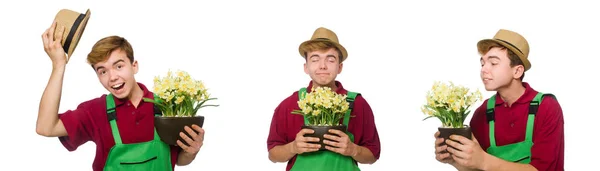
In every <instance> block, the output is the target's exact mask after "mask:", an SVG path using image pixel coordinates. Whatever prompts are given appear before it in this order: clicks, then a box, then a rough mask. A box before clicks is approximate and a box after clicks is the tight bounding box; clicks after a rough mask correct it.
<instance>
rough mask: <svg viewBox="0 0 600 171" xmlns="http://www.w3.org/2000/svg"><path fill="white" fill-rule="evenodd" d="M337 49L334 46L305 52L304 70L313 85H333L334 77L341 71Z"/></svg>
mask: <svg viewBox="0 0 600 171" xmlns="http://www.w3.org/2000/svg"><path fill="white" fill-rule="evenodd" d="M342 66H343V64H342V63H340V55H339V51H338V50H337V49H335V48H328V49H326V50H315V51H310V52H307V53H306V63H305V64H304V72H305V73H306V74H308V75H309V76H310V78H311V79H312V81H313V84H314V86H328V87H335V78H336V77H337V75H338V74H340V73H341V72H342Z"/></svg>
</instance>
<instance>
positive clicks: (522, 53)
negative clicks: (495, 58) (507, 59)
mask: <svg viewBox="0 0 600 171" xmlns="http://www.w3.org/2000/svg"><path fill="white" fill-rule="evenodd" d="M491 42H495V43H498V44H500V45H502V46H504V47H506V48H508V49H509V50H510V51H512V52H513V53H515V54H517V56H519V58H520V59H521V61H522V62H523V66H524V67H525V71H527V70H529V68H531V63H530V62H529V59H527V57H528V56H529V43H527V40H526V39H525V37H523V36H521V35H520V34H519V33H516V32H513V31H510V30H505V29H500V30H498V32H496V35H495V36H494V38H492V39H483V40H480V41H479V42H477V50H478V51H479V52H483V51H487V50H489V48H490V46H491V44H492V43H491Z"/></svg>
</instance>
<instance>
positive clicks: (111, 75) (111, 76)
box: [108, 71, 119, 82]
mask: <svg viewBox="0 0 600 171" xmlns="http://www.w3.org/2000/svg"><path fill="white" fill-rule="evenodd" d="M108 78H109V81H110V82H115V81H117V79H119V77H118V76H117V73H116V72H113V71H108Z"/></svg>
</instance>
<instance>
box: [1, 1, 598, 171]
mask: <svg viewBox="0 0 600 171" xmlns="http://www.w3.org/2000/svg"><path fill="white" fill-rule="evenodd" d="M8 3H12V4H8ZM597 7H598V6H597V5H592V4H586V3H579V2H575V1H573V0H570V1H563V2H561V3H559V2H550V1H539V2H536V3H534V2H529V1H528V2H523V1H514V2H512V1H486V2H482V1H464V2H457V1H419V2H412V3H405V2H395V1H390V2H378V1H373V0H371V1H368V2H367V1H365V2H363V3H354V2H347V1H336V2H332V1H314V2H313V1H296V2H290V1H271V2H264V1H257V0H255V1H242V0H239V1H230V0H221V1H218V2H196V1H194V2H193V3H191V2H182V1H175V0H171V1H169V2H167V1H163V2H160V3H158V2H150V1H138V2H129V1H108V0H105V1H93V2H92V1H89V0H85V1H82V0H77V1H76V0H71V1H66V0H61V1H41V0H39V1H28V0H23V1H10V2H9V1H3V2H2V5H0V17H1V20H0V21H1V22H2V23H1V25H2V27H1V29H0V30H1V31H0V36H1V38H2V41H0V48H1V52H2V62H1V67H0V69H1V71H0V73H1V74H2V75H1V78H2V84H0V85H1V86H2V87H1V88H0V90H2V91H3V93H2V96H3V98H2V103H0V104H1V105H2V106H1V109H2V111H3V112H2V114H3V117H2V118H3V119H2V122H0V130H1V134H0V136H1V137H2V138H1V140H0V143H2V144H1V145H0V148H1V149H2V150H1V151H0V156H1V157H2V158H3V159H2V160H1V161H0V163H2V164H0V167H1V168H0V170H9V169H8V168H9V167H16V168H17V169H16V170H42V169H44V170H91V165H92V161H93V159H94V153H95V144H94V143H93V142H89V143H87V144H85V145H83V146H81V147H79V149H78V150H77V151H75V152H68V151H67V150H66V149H65V148H64V147H63V146H62V145H61V144H60V143H59V141H58V139H57V138H46V137H42V136H39V135H37V134H36V133H35V123H36V117H37V109H38V105H39V99H40V97H41V95H42V92H43V90H44V88H45V86H46V83H47V81H48V78H49V74H50V71H51V68H52V67H51V62H50V60H49V58H48V57H47V56H46V54H45V52H44V50H43V45H42V39H41V34H42V33H43V32H44V30H45V29H46V28H48V27H49V26H50V24H51V22H52V20H53V19H54V16H55V14H56V12H58V11H59V10H60V9H62V8H67V9H72V10H75V11H79V12H82V13H83V12H85V10H86V9H87V8H90V9H91V11H92V14H91V19H90V20H89V23H88V26H87V28H86V30H85V33H84V35H83V37H82V39H81V41H80V42H79V45H78V47H77V49H76V51H75V53H74V56H73V58H72V59H71V61H70V62H69V64H68V65H67V71H66V73H65V80H64V87H63V96H62V101H61V106H60V112H64V111H66V110H68V109H74V108H75V107H76V106H77V105H78V104H79V103H80V102H83V101H85V100H88V99H91V98H95V97H98V96H100V95H101V94H104V93H106V92H107V91H106V90H105V89H103V87H102V86H101V84H100V83H99V82H98V80H97V77H96V76H95V74H94V72H93V71H92V70H91V68H90V67H89V66H88V65H87V64H86V62H85V58H86V55H87V53H88V52H89V51H90V50H91V47H92V45H93V44H94V43H95V42H96V41H97V40H99V39H100V38H102V37H106V36H109V35H119V36H124V37H125V38H127V39H128V40H129V41H130V42H131V43H132V45H133V48H134V51H135V57H136V59H137V60H139V66H140V70H139V73H138V74H137V75H136V78H137V81H140V82H143V83H145V84H146V85H148V86H149V87H152V82H151V81H152V78H153V77H154V76H156V75H161V74H164V73H166V71H167V70H169V69H183V70H186V71H188V72H190V74H192V76H193V77H194V78H196V79H201V80H203V81H205V84H206V86H208V87H209V88H210V92H211V93H212V94H213V95H214V97H217V98H219V100H217V101H215V102H213V103H218V104H220V105H221V106H220V107H217V108H205V109H202V110H201V111H200V112H199V114H201V115H204V116H205V117H206V122H205V125H204V128H205V130H206V132H207V133H206V137H205V138H206V140H205V145H204V146H203V148H202V150H201V152H200V154H199V155H198V157H197V158H196V160H195V161H194V162H193V163H192V164H190V165H188V166H185V167H177V170H242V169H246V170H247V169H250V170H275V171H276V170H284V168H285V164H284V163H278V164H274V163H271V162H270V161H269V159H268V156H267V155H268V152H267V146H266V138H267V135H268V132H269V124H270V121H271V117H272V114H273V110H274V109H275V107H276V106H277V105H278V104H279V103H280V101H281V100H283V99H284V98H286V97H287V96H289V95H291V94H292V93H293V92H294V91H295V90H297V89H298V88H300V87H302V86H306V85H307V84H308V82H309V79H310V78H309V77H308V76H307V75H306V74H304V72H303V70H302V64H303V61H304V60H303V59H302V58H301V57H300V55H299V54H298V45H299V44H300V43H301V42H302V41H305V40H308V39H309V38H310V36H311V35H312V33H313V31H314V30H315V29H316V28H317V27H321V26H323V27H327V28H330V29H332V30H333V31H335V32H336V33H337V34H338V36H339V38H340V41H341V43H342V44H343V45H344V46H345V47H346V48H347V49H348V53H349V58H348V60H347V61H346V62H345V63H344V70H343V72H342V74H341V75H339V76H338V80H340V81H341V82H342V83H343V84H344V87H345V88H347V89H349V90H351V91H357V92H360V93H363V95H364V97H365V98H366V99H367V100H368V102H369V103H370V105H371V106H372V108H373V111H374V113H375V121H376V124H377V128H378V131H379V136H380V138H381V149H382V152H381V158H380V160H379V161H378V162H376V163H375V164H374V165H361V166H360V167H361V168H362V169H363V170H452V168H451V166H449V165H444V164H441V163H438V162H437V161H436V160H435V157H434V148H433V142H434V139H433V133H434V132H435V131H436V130H437V126H439V125H440V122H439V121H438V120H434V119H431V120H426V121H422V119H423V118H424V115H423V114H422V113H421V111H420V109H419V107H420V105H422V104H423V103H424V101H425V99H424V95H425V92H426V91H427V90H428V89H429V88H430V86H431V84H432V83H433V81H434V80H452V81H454V82H456V83H459V84H463V85H467V86H469V87H472V88H479V89H480V90H482V91H484V89H483V86H482V83H481V81H480V80H479V69H480V65H479V55H478V54H477V50H476V46H475V45H476V42H477V41H478V40H480V39H483V38H491V37H492V36H494V34H495V33H496V31H497V30H498V29H500V28H504V29H509V30H513V31H516V32H519V33H521V34H522V35H524V36H525V37H526V38H527V39H528V41H529V43H530V47H531V53H530V54H529V55H530V60H531V62H532V68H531V70H529V71H528V72H527V73H526V77H525V81H527V82H530V83H531V85H532V86H533V88H535V89H536V90H539V91H542V92H548V93H554V94H555V95H556V96H557V98H558V100H559V102H560V103H561V105H562V107H563V112H564V119H565V139H566V140H565V141H566V144H565V168H566V169H567V170H586V168H589V167H591V166H592V165H593V164H592V163H594V162H596V161H597V160H596V157H595V156H596V154H598V150H597V144H598V143H597V140H598V138H597V136H596V135H594V134H596V132H595V131H594V129H593V128H594V127H595V125H597V121H598V120H599V119H600V117H598V114H599V112H598V110H597V109H596V107H597V105H596V104H597V102H596V101H594V100H596V99H597V98H596V97H598V92H597V88H598V85H597V84H593V83H592V82H593V81H597V80H596V79H597V78H598V73H599V72H598V71H597V69H593V67H598V62H600V61H599V60H598V57H599V56H598V50H597V49H598V45H600V44H599V43H598V41H597V40H599V39H600V34H599V33H598V31H599V30H600V26H598V21H599V20H598V16H600V11H598V8H597ZM492 93H493V92H485V93H484V95H485V97H489V96H490V95H492ZM479 104H480V103H478V104H477V105H479ZM469 120H470V117H469ZM11 170H12V169H11Z"/></svg>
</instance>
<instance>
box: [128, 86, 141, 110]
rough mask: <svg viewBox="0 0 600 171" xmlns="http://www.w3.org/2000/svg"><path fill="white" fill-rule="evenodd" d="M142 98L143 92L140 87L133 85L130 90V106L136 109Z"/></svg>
mask: <svg viewBox="0 0 600 171" xmlns="http://www.w3.org/2000/svg"><path fill="white" fill-rule="evenodd" d="M143 96H144V91H143V90H142V88H141V87H140V85H138V84H135V86H133V90H131V94H130V96H129V100H130V101H131V104H133V106H134V107H136V108H137V106H138V105H139V104H140V101H142V97H143Z"/></svg>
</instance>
